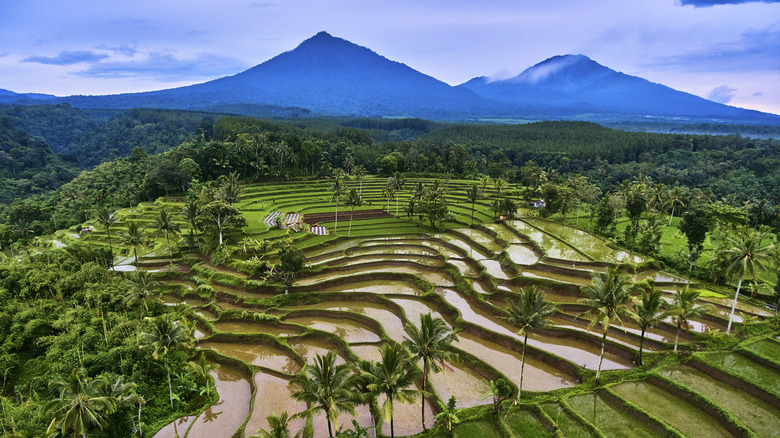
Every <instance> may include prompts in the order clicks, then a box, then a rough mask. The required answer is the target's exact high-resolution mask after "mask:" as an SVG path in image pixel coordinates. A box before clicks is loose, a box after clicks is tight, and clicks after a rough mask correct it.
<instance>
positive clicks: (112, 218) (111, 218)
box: [95, 205, 117, 257]
mask: <svg viewBox="0 0 780 438" xmlns="http://www.w3.org/2000/svg"><path fill="white" fill-rule="evenodd" d="M95 219H96V220H97V221H98V223H99V224H100V225H102V226H103V227H104V228H105V229H106V236H108V249H109V251H111V254H112V257H113V254H114V248H113V247H112V246H111V225H114V223H116V221H117V217H116V214H114V213H112V212H111V211H109V210H108V207H106V206H105V205H100V206H98V209H97V217H96V218H95Z"/></svg>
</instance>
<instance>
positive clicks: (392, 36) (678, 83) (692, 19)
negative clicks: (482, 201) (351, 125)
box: [0, 0, 780, 114]
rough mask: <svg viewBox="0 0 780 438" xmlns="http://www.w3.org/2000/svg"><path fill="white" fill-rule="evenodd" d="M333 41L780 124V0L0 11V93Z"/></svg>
mask: <svg viewBox="0 0 780 438" xmlns="http://www.w3.org/2000/svg"><path fill="white" fill-rule="evenodd" d="M321 30H325V31H328V32H329V33H331V34H332V35H334V36H337V37H340V38H344V39H347V40H350V41H352V42H354V43H356V44H359V45H362V46H366V47H368V48H370V49H372V50H374V51H376V52H377V53H379V54H381V55H383V56H385V57H387V58H389V59H392V60H395V61H400V62H403V63H405V64H407V65H409V66H410V67H412V68H415V69H417V70H419V71H421V72H423V73H426V74H428V75H431V76H434V77H436V78H438V79H441V80H443V81H445V82H447V83H449V84H452V85H457V84H460V83H463V82H466V81H467V80H469V79H471V78H473V77H475V76H491V77H496V78H504V77H510V76H514V75H517V74H519V73H520V72H522V71H523V70H524V69H526V68H528V67H530V66H532V65H534V64H536V63H538V62H540V61H543V60H544V59H546V58H549V57H551V56H555V55H562V54H569V53H571V54H578V53H581V54H584V55H587V56H589V57H591V58H593V59H594V60H596V61H597V62H599V63H601V64H603V65H606V66H607V67H610V68H613V69H615V70H618V71H622V72H624V73H627V74H632V75H637V76H641V77H644V78H646V79H649V80H651V81H653V82H659V83H662V84H665V85H668V86H670V87H673V88H676V89H678V90H682V91H687V92H689V93H693V94H696V95H699V96H702V97H706V98H711V99H713V100H717V101H719V102H722V103H728V104H730V105H735V106H740V107H745V108H752V109H758V110H762V111H768V112H773V113H776V114H780V0H765V1H749V0H725V1H724V0H598V1H596V0H549V1H545V2H542V1H527V0H511V1H510V0H493V1H488V2H482V1H479V2H478V1H471V0H469V1H466V0H448V1H440V0H426V1H419V0H396V1H393V2H388V1H381V0H374V1H365V0H336V1H321V0H320V1H312V0H299V1H296V0H290V1H244V0H223V1H220V2H217V1H208V2H207V1H202V0H187V1H184V0H155V1H151V0H134V1H129V2H114V1H105V0H102V1H97V0H68V1H63V0H26V1H2V2H0V41H2V43H0V88H5V89H9V90H12V91H16V92H42V93H49V94H56V95H70V94H109V93H122V92H135V91H146V90H155V89H162V88H171V87H177V86H182V85H188V84H193V83H198V82H203V81H206V80H209V79H214V78H217V77H221V76H226V75H232V74H235V73H238V72H240V71H243V70H245V69H246V68H249V67H251V66H253V65H256V64H259V63H261V62H263V61H266V60H268V59H270V58H272V57H273V56H275V55H277V54H279V53H281V52H284V51H287V50H291V49H293V48H295V47H296V46H297V45H298V44H299V43H300V42H301V41H303V40H304V39H306V38H309V37H311V36H312V35H314V34H316V33H317V32H319V31H321Z"/></svg>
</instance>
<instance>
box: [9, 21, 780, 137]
mask: <svg viewBox="0 0 780 438" xmlns="http://www.w3.org/2000/svg"><path fill="white" fill-rule="evenodd" d="M47 100H48V101H50V102H51V103H58V102H68V103H70V104H72V105H74V106H77V107H83V108H114V109H121V108H137V107H151V108H170V109H191V110H203V111H223V112H224V111H230V112H236V113H244V114H257V113H258V112H259V113H262V114H269V113H270V114H278V115H279V116H291V115H292V116H296V115H297V116H301V115H307V114H309V112H312V113H315V114H322V115H349V116H368V117H419V118H426V119H434V120H460V121H475V120H486V119H487V120H509V121H511V120H545V119H546V120H557V119H568V120H591V121H599V120H613V121H614V120H643V119H644V118H646V117H661V118H690V119H696V120H697V121H700V122H702V121H703V122H718V121H726V122H734V123H762V124H780V116H776V115H772V114H766V113H760V112H758V111H750V110H745V109H741V108H735V107H731V106H727V105H722V104H719V103H715V102H711V101H708V100H706V99H703V98H700V97H697V96H694V95H691V94H688V93H683V92H680V91H676V90H673V89H671V88H669V87H666V86H663V85H660V84H654V83H652V82H649V81H647V80H645V79H642V78H639V77H635V76H629V75H626V74H623V73H619V72H616V71H614V70H611V69H609V68H607V67H604V66H602V65H601V64H598V63H597V62H595V61H593V60H591V59H590V58H588V57H586V56H583V55H563V56H556V57H553V58H550V59H547V60H545V61H543V62H541V63H539V64H537V65H535V66H533V67H530V68H529V69H527V70H525V71H524V72H523V73H521V74H520V75H518V76H516V77H514V78H511V79H505V80H498V81H491V80H489V79H487V78H485V77H480V78H474V79H472V80H470V81H468V82H466V83H464V84H461V85H458V86H450V85H449V84H446V83H445V82H442V81H440V80H438V79H436V78H433V77H431V76H428V75H425V74H423V73H420V72H419V71H417V70H414V69H412V68H411V67H409V66H407V65H405V64H403V63H400V62H396V61H391V60H389V59H387V58H385V57H383V56H381V55H379V54H377V53H375V52H373V51H371V50H370V49H368V48H365V47H362V46H358V45H356V44H353V43H351V42H349V41H347V40H344V39H341V38H336V37H334V36H332V35H330V34H328V33H327V32H320V33H318V34H316V35H314V36H313V37H311V38H309V39H307V40H305V41H303V42H302V43H301V44H300V45H298V47H296V48H295V49H293V50H290V51H288V52H284V53H282V54H280V55H277V56H275V57H273V58H272V59H270V60H268V61H265V62H263V63H261V64H259V65H256V66H255V67H252V68H250V69H248V70H246V71H244V72H241V73H238V74H236V75H233V76H228V77H223V78H219V79H215V80H212V81H208V82H205V83H201V84H196V85H191V86H187V87H180V88H173V89H167V90H160V91H151V92H145V93H130V94H118V95H108V96H69V97H62V98H55V97H53V96H45V95H30V94H26V95H25V94H16V93H12V92H8V93H6V92H0V103H33V102H34V103H41V102H42V101H47Z"/></svg>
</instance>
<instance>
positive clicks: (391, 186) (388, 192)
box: [382, 176, 395, 214]
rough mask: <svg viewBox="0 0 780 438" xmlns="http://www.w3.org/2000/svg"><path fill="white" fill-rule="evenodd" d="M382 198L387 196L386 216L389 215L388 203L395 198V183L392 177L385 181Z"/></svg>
mask: <svg viewBox="0 0 780 438" xmlns="http://www.w3.org/2000/svg"><path fill="white" fill-rule="evenodd" d="M382 196H387V214H390V201H391V200H392V199H394V198H395V182H394V181H393V177H392V176H391V177H390V178H388V179H387V184H385V187H384V188H383V189H382Z"/></svg>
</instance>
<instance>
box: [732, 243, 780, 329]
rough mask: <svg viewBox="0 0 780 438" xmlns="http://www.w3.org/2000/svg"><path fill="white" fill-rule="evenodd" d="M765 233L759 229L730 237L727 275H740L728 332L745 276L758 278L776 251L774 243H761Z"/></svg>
mask: <svg viewBox="0 0 780 438" xmlns="http://www.w3.org/2000/svg"><path fill="white" fill-rule="evenodd" d="M763 237H764V236H763V235H762V234H761V233H759V232H757V231H750V232H749V233H748V234H747V235H745V236H743V237H742V238H741V239H740V238H729V244H730V246H729V248H728V249H726V250H725V251H724V254H725V263H726V266H727V268H726V275H727V276H728V277H731V278H733V277H735V276H738V277H739V282H738V283H737V293H736V294H735V295H734V302H733V303H732V304H731V313H730V314H729V324H728V327H727V328H726V334H727V335H728V334H730V333H731V323H732V321H733V320H734V310H736V308H737V300H738V299H739V290H740V288H741V287H742V280H743V279H744V278H745V276H746V275H747V276H749V277H751V278H758V272H759V271H760V270H762V269H764V268H765V267H766V265H765V263H767V262H769V261H770V260H771V258H772V254H773V252H774V249H775V246H774V245H771V244H769V245H764V246H762V245H761V240H762V239H763Z"/></svg>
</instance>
